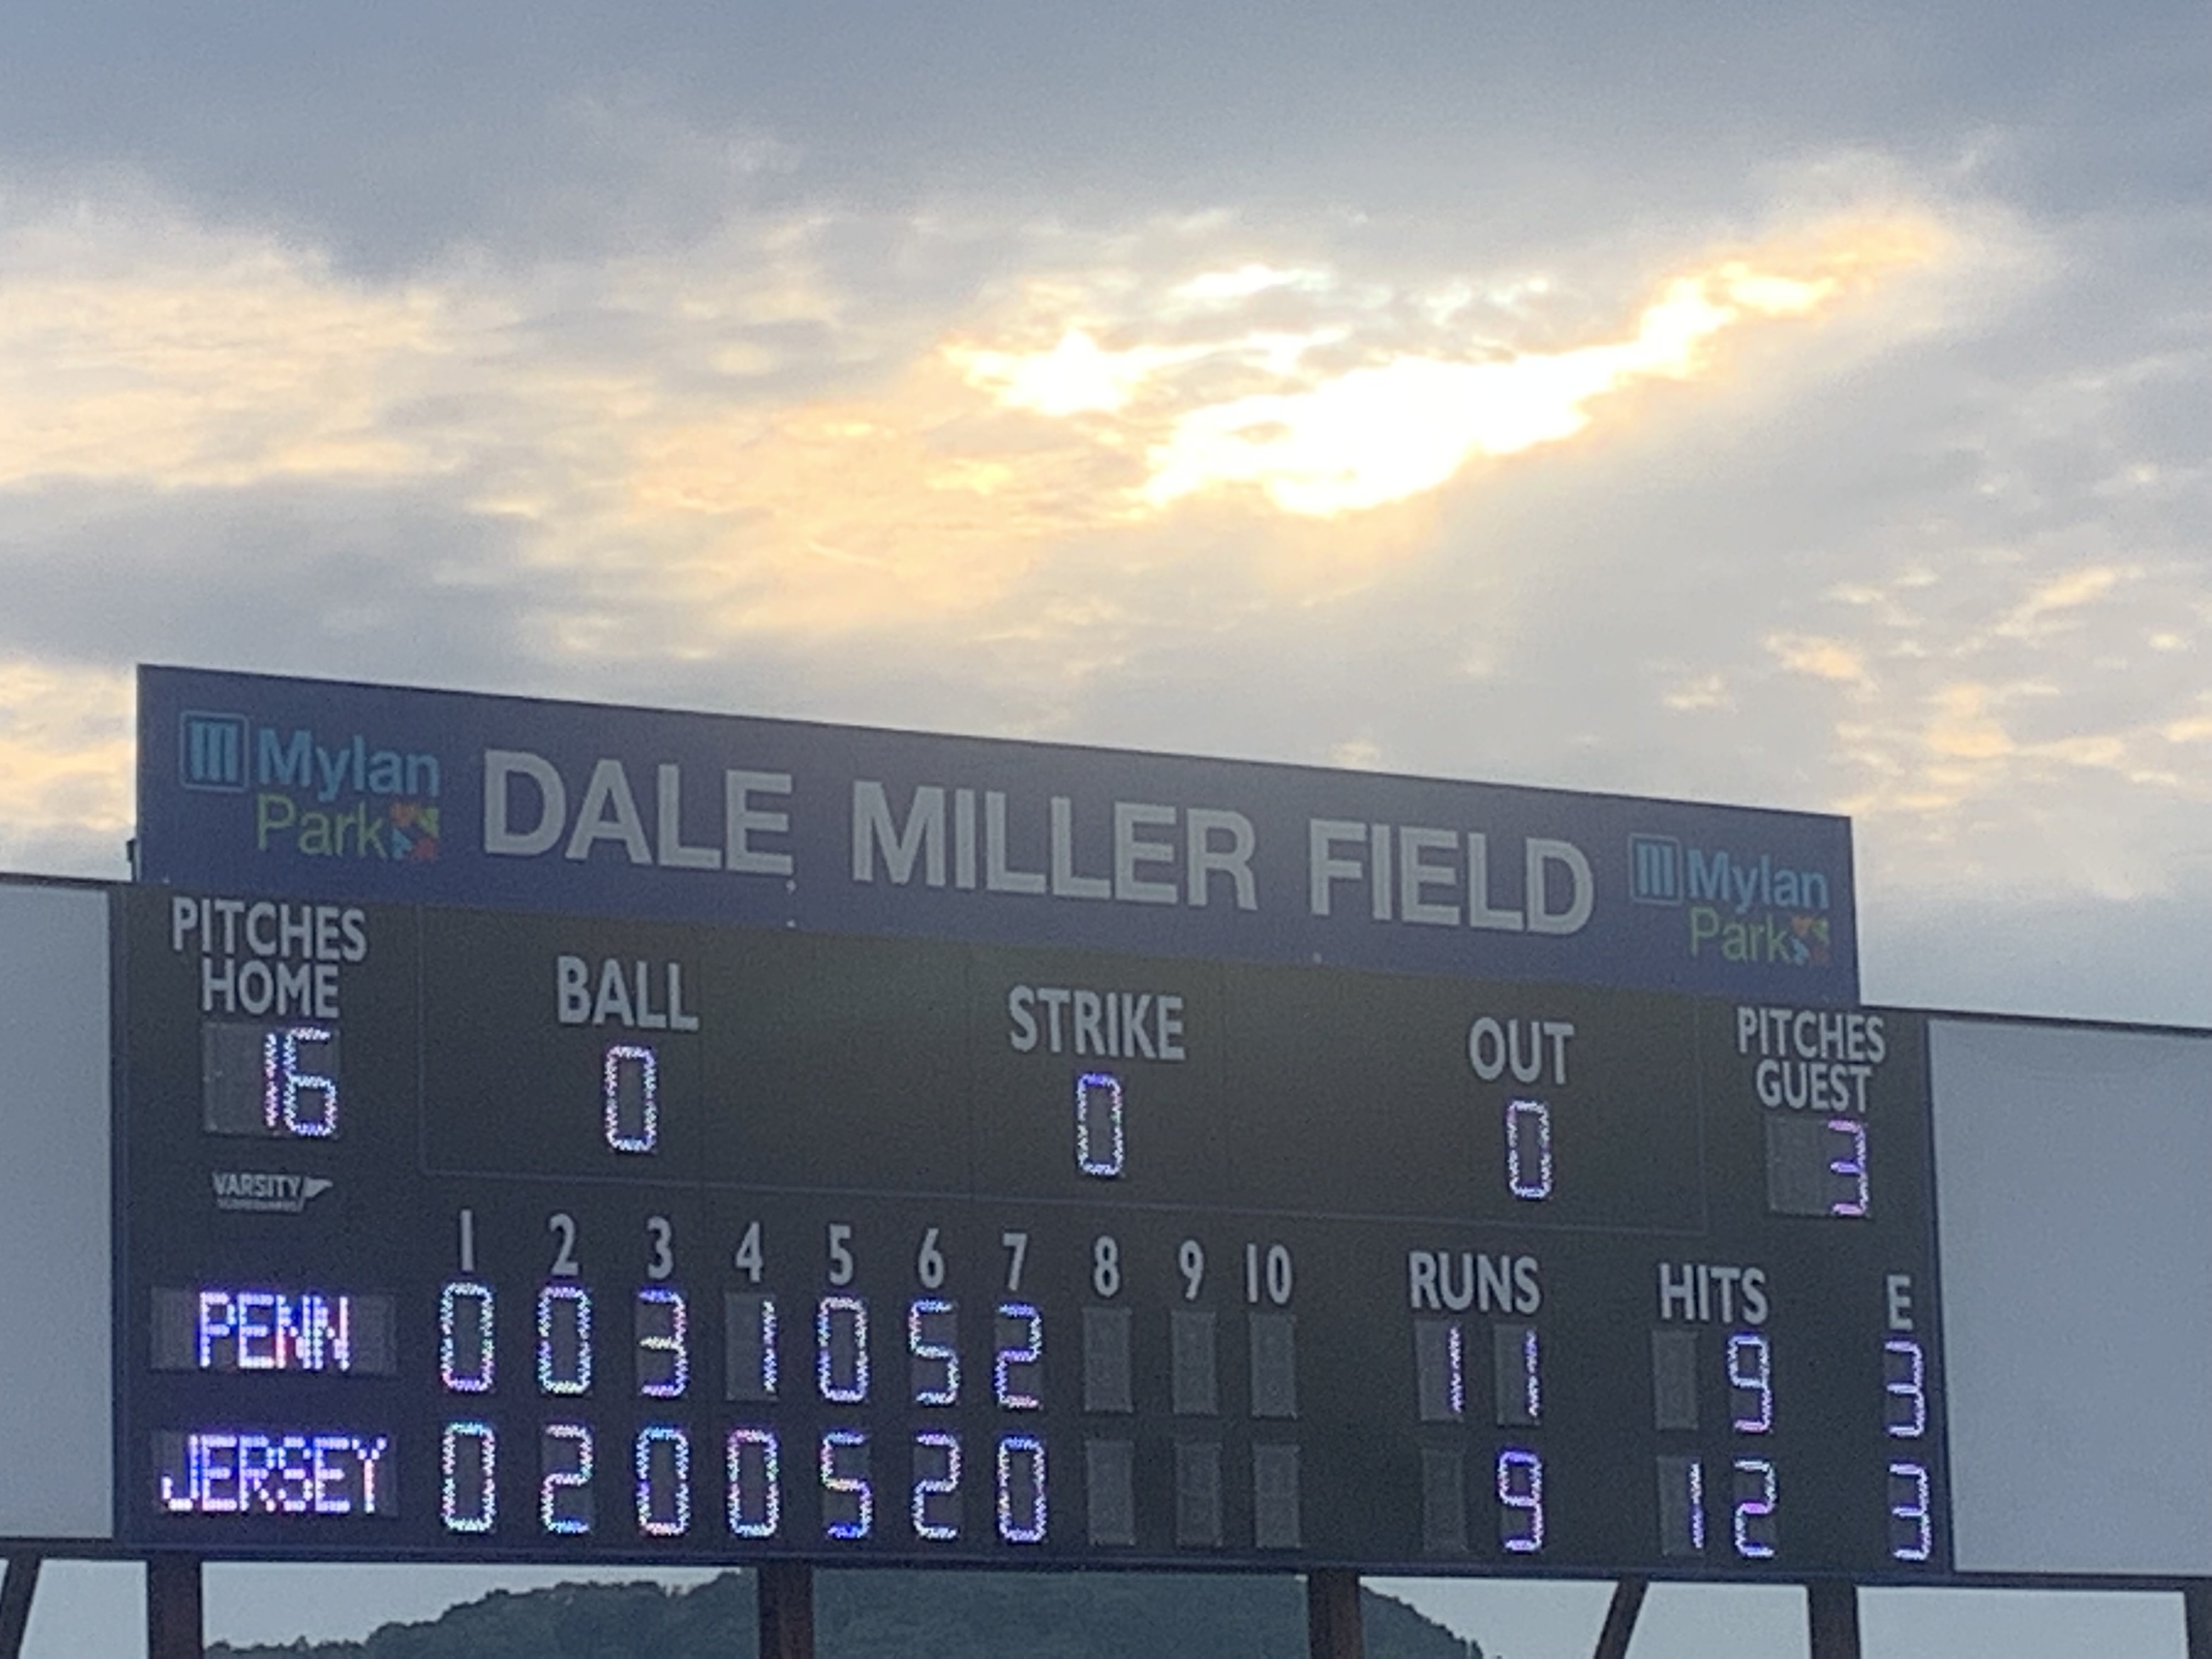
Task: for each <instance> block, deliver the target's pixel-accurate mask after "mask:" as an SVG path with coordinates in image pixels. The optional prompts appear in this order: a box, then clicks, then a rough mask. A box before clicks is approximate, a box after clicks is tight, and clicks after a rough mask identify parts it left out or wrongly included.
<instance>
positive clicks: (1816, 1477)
mask: <svg viewBox="0 0 2212 1659" xmlns="http://www.w3.org/2000/svg"><path fill="white" fill-rule="evenodd" d="M114 914H115V917H116V921H115V930H116V931H115V951H114V961H115V971H114V983H115V996H116V1019H115V1026H114V1029H115V1030H116V1031H117V1032H118V1037H117V1039H116V1044H117V1066H116V1080H117V1089H118V1103H117V1115H116V1149H115V1168H116V1172H117V1174H116V1179H117V1186H116V1194H117V1213H118V1230H117V1239H118V1243H117V1247H116V1248H117V1251H118V1260H117V1263H116V1276H115V1284H116V1306H115V1330H114V1343H115V1358H114V1370H115V1374H116V1377H117V1411H116V1431H115V1449H114V1492H115V1496H114V1520H115V1534H116V1537H117V1538H118V1541H121V1542H123V1543H125V1544H128V1545H130V1546H131V1547H135V1548H142V1549H161V1548H190V1549H192V1550H195V1551H197V1552H199V1553H205V1554H210V1555H217V1556H232V1557H254V1556H261V1557H296V1558H316V1559H323V1558H335V1557H344V1556H362V1557H383V1558H395V1559H408V1558H413V1559H430V1558H435V1559H530V1560H539V1561H544V1560H553V1561H564V1560H571V1559H586V1558H603V1559H623V1560H647V1559H652V1560H669V1561H678V1560H694V1561H700V1562H714V1561H729V1560H744V1559H763V1558H769V1557H777V1556H781V1557H787V1558H793V1559H806V1560H811V1561H816V1562H821V1563H825V1564H836V1563H843V1562H859V1561H865V1560H886V1561H898V1562H902V1563H918V1562H927V1561H945V1562H963V1563H969V1564H983V1565H1021V1564H1039V1565H1060V1566H1071V1565H1085V1566H1090V1565H1115V1564H1128V1565H1148V1566H1157V1565H1185V1566H1203V1567H1223V1566H1231V1565H1234V1566H1241V1567H1261V1568H1266V1567H1279V1568H1285V1569H1300V1568H1304V1567H1309V1566H1317V1565H1337V1566H1351V1567H1356V1568H1358V1569H1361V1570H1363V1571H1376V1572H1380V1571H1398V1572H1431V1571H1515V1572H1521V1571H1528V1572H1545V1571H1553V1572H1559V1573H1562V1574H1573V1575H1578V1576H1593V1575H1610V1574H1619V1573H1623V1572H1633V1573H1648V1574H1656V1575H1662V1576H1679V1577H1712V1578H1729V1579H1759V1578H1770V1577H1771V1578H1774V1579H1778V1580H1781V1581H1788V1582H1795V1581H1799V1580H1802V1579H1804V1578H1806V1577H1812V1576H1822V1575H1838V1576H1847V1577H1851V1578H1853V1579H1856V1580H1858V1581H1860V1582H1936V1581H1941V1580H1942V1579H1943V1578H1944V1577H1946V1576H1948V1574H1949V1573H1950V1571H1951V1569H1952V1540H1951V1537H1950V1524H1951V1523H1950V1520H1949V1515H1950V1509H1949V1494H1948V1483H1949V1474H1948V1469H1947V1466H1946V1455H1945V1445H1946V1390H1945V1386H1944V1380H1945V1379H1944V1365H1943V1360H1942V1346H1941V1343H1940V1341H1939V1340H1938V1339H1939V1334H1940V1331H1941V1328H1942V1326H1941V1320H1942V1309H1941V1307H1940V1305H1939V1298H1938V1286H1937V1277H1936V1234H1935V1218H1936V1200H1935V1193H1934V1187H1933V1182H1932V1176H1931V1173H1930V1164H1931V1152H1930V1141H1931V1121H1930V1115H1929V1097H1928V1078H1929V1067H1928V1060H1927V1053H1926V1050H1927V1022H1926V1020H1925V1019H1924V1018H1923V1017H1921V1016H1917V1015H1913V1014H1909V1013H1900V1012H1894V1011H1879V1010H1869V1009H1862V1008H1857V1007H1850V1006H1843V1007H1837V1006H1827V1007H1817V1008H1807V1007H1796V1006H1780V1005H1775V1004H1768V1003H1763V1002H1755V1001H1733V1000H1732V1001H1717V1000H1698V999H1693V998H1691V997H1686V996H1682V995H1677V994H1665V993H1660V992H1652V991H1638V990H1630V989H1618V988H1610V987H1601V986H1589V985H1559V984H1541V983H1532V982H1527V981H1481V980H1471V979H1464V978H1440V977H1424V976H1419V975H1407V974H1391V973H1384V972H1378V971H1369V970H1364V969H1348V968H1339V967H1316V966H1305V967H1299V966H1291V965H1270V964H1264V963H1224V962H1219V961H1203V960H1196V961H1194V960H1190V959H1185V958H1167V957H1145V956H1139V955H1131V954H1123V953H1116V952H1112V951H1101V950H1095V949H1075V948H1045V947H1037V948H1024V947H1020V946H1015V945H979V944H973V943H963V942H954V941H945V940H933V939H874V938H864V937H858V936H853V935H841V934H836V933H815V932H809V933H801V932H798V931H794V930H788V929H777V928H773V927H769V928H757V927H740V926H732V925H726V924H714V925H703V924H686V923H683V922H678V921H622V920H615V919H610V918H608V917H606V916H605V915H591V916H567V915H543V914H519V913H513V912H488V911H471V910H465V909H458V908H431V907H423V906H401V905H391V906H380V905H357V904H350V903H344V902H312V901H309V900H305V899H276V898H260V897H254V896H240V895H223V894H216V893H206V892H200V891H195V890H185V889H175V890H171V889H162V888H152V887H139V888H130V889H123V890H117V892H116V893H115V895H114Z"/></svg>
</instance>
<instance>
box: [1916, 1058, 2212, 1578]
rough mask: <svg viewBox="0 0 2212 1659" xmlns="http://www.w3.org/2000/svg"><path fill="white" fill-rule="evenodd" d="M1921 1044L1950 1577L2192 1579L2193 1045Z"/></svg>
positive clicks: (2198, 1533)
mask: <svg viewBox="0 0 2212 1659" xmlns="http://www.w3.org/2000/svg"><path fill="white" fill-rule="evenodd" d="M1929 1055H1930V1061H1931V1066H1932V1068H1933V1073H1934V1085H1935V1114H1936V1216H1937V1225H1938V1226H1939V1228H1940V1230H1941V1239H1940V1243H1941V1260H1942V1285H1943V1334H1944V1349H1945V1353H1946V1355H1947V1357H1948V1364H1949V1400H1950V1425H1951V1470H1952V1488H1953V1522H1954V1546H1955V1553H1956V1561H1957V1565H1958V1567H1959V1569H1960V1571H1965V1572H1978V1571H1986V1572H2006V1573H2113V1574H2122V1573H2124V1574H2139V1575H2144V1576H2152V1575H2161V1574H2175V1575H2181V1574H2187V1575H2190V1576H2192V1577H2202V1576H2205V1575H2208V1574H2212V1039H2208V1038H2204V1037H2197V1036H2172V1035H2167V1034H2164V1033H2157V1032H2142V1031H2138V1032H2129V1031H2110V1030H2087V1029H2083V1028H2068V1027H2063V1026H2052V1025H2030V1024H1998V1023H1994V1022H1983V1021H1968V1020H1938V1021H1935V1022H1931V1025H1930V1029H1929Z"/></svg>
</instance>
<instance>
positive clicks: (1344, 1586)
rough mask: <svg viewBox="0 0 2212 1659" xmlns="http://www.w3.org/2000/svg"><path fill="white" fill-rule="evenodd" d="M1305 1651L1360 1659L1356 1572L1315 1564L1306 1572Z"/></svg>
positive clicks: (1319, 1658) (1325, 1658)
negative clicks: (1314, 1566)
mask: <svg viewBox="0 0 2212 1659" xmlns="http://www.w3.org/2000/svg"><path fill="white" fill-rule="evenodd" d="M1306 1651H1307V1653H1308V1654H1309V1655H1310V1656H1311V1659H1364V1656H1365V1653H1366V1644H1365V1643H1364V1640H1363V1639H1362V1638H1361V1636H1360V1632H1359V1575H1358V1573H1356V1572H1353V1571H1350V1570H1349V1569H1347V1568H1344V1567H1316V1569H1315V1570H1314V1571H1311V1572H1310V1573H1308V1574H1307V1575H1306Z"/></svg>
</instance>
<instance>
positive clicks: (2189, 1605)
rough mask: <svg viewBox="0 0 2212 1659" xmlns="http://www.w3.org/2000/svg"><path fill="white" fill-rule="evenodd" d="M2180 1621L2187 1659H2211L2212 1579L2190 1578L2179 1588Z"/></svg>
mask: <svg viewBox="0 0 2212 1659" xmlns="http://www.w3.org/2000/svg"><path fill="white" fill-rule="evenodd" d="M2181 1620H2182V1627H2183V1629H2184V1630H2185V1632H2187V1637H2188V1644H2189V1646H2188V1653H2189V1659H2212V1578H2192V1579H2191V1580H2190V1581H2189V1582H2188V1583H2185V1584H2184V1585H2183V1586H2182V1587H2181Z"/></svg>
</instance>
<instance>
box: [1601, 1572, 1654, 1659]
mask: <svg viewBox="0 0 2212 1659" xmlns="http://www.w3.org/2000/svg"><path fill="white" fill-rule="evenodd" d="M1650 1588H1651V1581H1650V1579H1648V1578H1624V1579H1622V1580H1620V1583H1616V1584H1615V1585H1614V1586H1613V1601H1612V1604H1611V1605H1610V1606H1608V1607H1607V1608H1606V1610H1605V1627H1604V1628H1603V1629H1602V1630H1601V1631H1599V1632H1598V1633H1597V1656H1596V1659H1628V1638H1630V1637H1632V1636H1633V1635H1635V1634H1636V1615H1637V1614H1638V1613H1641V1612H1643V1611H1644V1591H1646V1590H1648V1589H1650Z"/></svg>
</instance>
